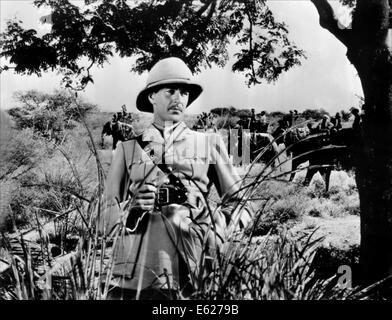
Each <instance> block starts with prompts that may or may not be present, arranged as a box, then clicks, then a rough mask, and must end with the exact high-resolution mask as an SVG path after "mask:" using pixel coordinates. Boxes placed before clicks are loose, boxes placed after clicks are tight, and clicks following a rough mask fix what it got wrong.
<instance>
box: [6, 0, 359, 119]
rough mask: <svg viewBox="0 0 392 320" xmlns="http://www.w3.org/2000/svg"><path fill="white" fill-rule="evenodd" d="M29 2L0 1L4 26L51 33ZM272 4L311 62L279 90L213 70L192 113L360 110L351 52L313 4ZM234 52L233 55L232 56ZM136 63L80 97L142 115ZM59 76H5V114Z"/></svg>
mask: <svg viewBox="0 0 392 320" xmlns="http://www.w3.org/2000/svg"><path fill="white" fill-rule="evenodd" d="M31 3H32V1H30V0H0V22H1V24H0V27H1V31H3V30H4V26H5V21H6V20H7V19H10V18H13V17H17V18H19V19H20V20H22V21H23V22H24V25H25V26H26V27H29V28H39V32H42V33H44V32H47V27H48V25H44V26H43V25H42V24H39V18H40V17H41V16H42V15H44V14H45V12H44V11H42V10H40V11H39V10H38V9H37V8H35V7H33V6H32V4H31ZM268 3H269V6H270V8H271V10H272V11H273V13H274V15H275V17H276V18H277V19H278V20H279V21H284V22H285V23H286V25H287V26H288V29H289V38H290V39H291V40H292V41H293V42H294V43H295V44H296V45H297V46H298V47H299V48H300V49H302V50H304V51H305V55H306V56H307V59H305V60H302V65H301V66H297V67H294V68H292V69H290V70H289V71H288V72H286V73H284V74H282V75H281V76H280V77H279V79H278V81H277V82H275V83H273V84H267V83H262V84H259V85H255V86H252V87H250V88H249V87H248V86H247V85H246V79H245V76H244V75H242V74H239V73H233V72H232V71H231V66H232V64H233V60H232V59H231V60H229V62H228V64H227V65H226V66H225V67H224V68H218V67H213V68H211V69H207V70H203V71H202V72H201V73H199V74H197V75H195V80H196V81H198V82H199V83H200V84H201V85H202V86H203V88H204V91H203V93H202V95H201V96H200V97H199V99H197V100H196V101H195V102H194V103H193V104H192V105H191V106H190V107H189V112H190V113H200V112H202V111H206V112H207V111H209V110H210V109H211V108H215V107H228V106H233V107H236V108H239V109H241V108H255V109H256V111H257V112H259V111H261V110H266V111H267V112H272V111H283V112H288V111H289V110H293V109H297V110H298V111H303V110H305V109H308V108H310V109H316V108H317V109H318V108H324V109H325V110H327V111H328V112H329V113H331V114H333V113H336V112H337V111H340V110H348V109H349V108H350V107H352V106H358V105H359V97H358V96H362V95H363V93H362V88H361V85H360V81H359V78H358V76H357V73H356V71H355V69H354V67H353V66H352V65H351V64H350V63H349V61H348V59H347V58H346V48H345V47H344V46H343V45H342V44H341V43H340V42H339V41H338V40H337V39H336V38H335V37H334V36H333V35H332V34H330V33H329V32H328V31H326V30H325V29H323V28H321V27H320V25H319V23H318V14H317V11H316V8H315V7H314V5H313V4H312V3H311V2H310V1H309V0H272V1H269V2H268ZM330 3H331V4H332V5H333V7H334V8H335V10H336V11H335V12H336V14H337V16H338V17H339V19H340V21H341V23H342V24H343V25H347V24H348V23H349V19H348V15H347V11H346V10H345V9H344V8H342V7H340V6H339V4H338V2H337V1H336V0H334V1H330ZM230 51H232V50H230ZM133 62H134V59H132V58H120V57H118V56H115V57H113V58H112V59H111V60H110V63H109V64H106V65H104V67H103V68H93V69H92V75H93V78H94V84H89V86H88V87H87V88H86V90H85V92H84V93H83V94H82V95H83V96H84V98H85V99H86V100H87V101H88V102H91V103H95V104H97V105H98V106H99V107H100V108H101V110H103V111H120V110H121V105H123V104H125V105H126V106H127V109H128V111H131V112H136V111H137V109H136V107H135V102H136V96H137V94H138V93H139V92H140V91H141V90H142V89H143V88H144V86H145V84H146V79H147V73H146V72H145V73H143V74H141V75H139V74H137V73H132V72H131V71H130V69H131V67H132V64H133ZM60 80H61V77H60V76H59V75H57V74H56V73H55V72H50V73H45V74H43V75H42V76H41V77H37V76H35V75H32V76H22V75H16V74H13V73H12V71H7V72H3V73H2V74H0V93H1V97H0V108H2V109H8V108H11V107H13V106H15V105H16V101H15V100H14V99H13V93H14V92H15V91H18V90H22V91H24V90H30V89H35V90H39V91H43V92H48V93H50V92H53V90H55V89H59V88H60V85H61V83H60Z"/></svg>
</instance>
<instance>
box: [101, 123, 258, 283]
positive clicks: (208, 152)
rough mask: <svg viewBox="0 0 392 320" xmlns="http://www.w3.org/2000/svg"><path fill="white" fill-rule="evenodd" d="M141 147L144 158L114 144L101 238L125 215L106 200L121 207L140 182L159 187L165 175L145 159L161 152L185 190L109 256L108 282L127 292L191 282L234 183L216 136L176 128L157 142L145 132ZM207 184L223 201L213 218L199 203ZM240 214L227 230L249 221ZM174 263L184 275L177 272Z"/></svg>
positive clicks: (221, 226)
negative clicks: (113, 279) (187, 278)
mask: <svg viewBox="0 0 392 320" xmlns="http://www.w3.org/2000/svg"><path fill="white" fill-rule="evenodd" d="M142 139H143V141H147V142H148V144H147V147H146V148H145V149H144V150H143V149H142V148H141V147H140V145H139V144H138V143H137V142H136V140H130V141H126V142H123V143H119V145H118V147H117V149H116V151H115V153H114V156H113V161H112V164H111V168H110V170H109V175H108V178H107V182H106V186H105V190H106V191H105V197H106V199H107V200H108V202H107V203H109V205H108V206H107V207H105V208H104V210H103V218H104V220H103V221H104V224H101V226H102V227H103V226H105V230H106V232H108V231H109V230H111V229H112V227H113V226H114V225H115V224H116V223H118V222H119V221H121V216H122V215H124V214H127V212H128V211H127V210H124V212H122V211H121V210H119V208H118V205H113V203H114V202H116V203H117V201H113V199H115V198H117V199H118V202H120V203H121V206H124V204H125V203H126V202H127V200H128V198H129V197H132V194H134V193H135V192H136V191H137V188H138V187H139V186H140V185H141V184H142V183H143V181H144V182H147V183H151V182H155V183H156V184H157V186H158V187H159V186H160V185H162V184H164V183H165V180H166V176H165V174H164V173H163V172H162V171H161V170H160V169H159V168H158V167H157V166H156V165H155V164H154V163H153V161H152V159H151V157H150V156H149V155H151V156H153V157H155V160H154V161H155V162H156V163H159V162H160V161H161V159H162V154H163V150H164V160H165V163H166V164H167V166H168V167H169V168H170V169H172V172H173V174H175V175H176V176H177V177H179V178H180V179H181V181H182V183H183V184H184V185H185V187H186V188H187V190H188V195H187V198H188V200H187V202H186V203H185V204H183V205H182V204H181V205H179V204H170V205H167V206H164V207H162V210H161V211H156V210H154V211H153V212H152V213H150V214H148V216H146V217H145V218H147V219H145V218H143V220H142V222H141V223H140V224H139V225H138V227H137V228H136V230H135V231H133V232H129V229H127V231H126V232H125V233H124V234H123V235H122V236H121V237H120V239H119V241H118V242H117V245H116V248H115V250H114V254H115V257H114V259H115V266H114V275H116V276H121V279H122V280H121V281H122V282H121V283H120V286H121V287H125V288H129V289H146V288H151V287H155V288H166V289H167V288H168V286H170V287H171V288H178V287H179V285H180V282H183V281H180V278H181V277H182V276H183V274H182V273H187V272H190V273H193V274H194V275H196V274H197V273H198V272H201V269H203V267H205V266H206V264H208V261H209V260H210V259H213V258H214V252H216V249H217V248H218V247H217V246H219V244H221V243H222V240H223V239H224V238H225V232H226V231H227V230H225V229H226V227H227V222H228V218H229V219H230V217H227V216H225V214H224V213H226V214H227V213H231V212H232V211H233V210H232V206H233V204H234V202H233V201H234V200H235V197H234V196H232V195H233V194H235V193H236V191H237V190H238V188H239V186H240V185H241V183H242V181H241V177H240V176H239V175H238V174H237V172H236V170H235V168H234V167H233V166H232V164H231V162H230V160H229V157H228V154H227V151H226V147H225V145H224V143H223V141H222V139H221V137H220V136H219V135H218V134H216V133H204V132H196V131H192V130H190V129H189V128H188V127H187V126H186V125H185V124H184V123H183V122H181V123H179V124H178V125H177V126H175V128H174V129H171V130H167V131H166V130H165V132H164V137H162V134H161V133H160V131H159V130H158V129H157V128H155V127H154V126H152V125H151V126H150V127H148V128H147V129H146V130H145V131H144V132H143V135H142ZM211 183H214V184H215V186H216V189H217V191H218V193H219V195H220V196H221V197H223V198H224V199H226V200H225V201H224V203H225V204H224V205H223V207H222V210H219V211H215V212H214V214H213V217H211V214H210V213H209V211H208V210H207V206H206V200H205V196H206V193H207V191H208V190H209V186H210V184H211ZM128 186H129V187H128ZM110 203H111V204H112V205H110ZM238 207H240V206H238ZM243 208H244V207H242V209H241V210H239V209H237V210H235V211H234V214H233V215H234V216H235V217H231V218H232V219H233V220H234V219H237V220H235V221H234V224H237V225H238V223H239V221H240V219H242V218H243V215H244V214H247V215H248V218H249V217H250V216H251V215H252V210H251V209H250V208H249V206H245V209H243ZM130 214H132V211H131V212H130ZM123 220H124V219H123ZM226 233H227V232H226ZM203 249H204V250H203ZM180 259H182V261H184V262H185V265H187V268H186V269H188V271H184V270H182V269H183V268H181V267H180Z"/></svg>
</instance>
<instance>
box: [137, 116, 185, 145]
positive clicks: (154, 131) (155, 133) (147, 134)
mask: <svg viewBox="0 0 392 320" xmlns="http://www.w3.org/2000/svg"><path fill="white" fill-rule="evenodd" d="M162 129H163V130H164V137H165V139H164V138H163V137H162V134H161V132H160V131H159V130H158V128H157V127H156V126H155V125H153V124H151V125H150V126H148V128H147V129H146V130H144V132H143V135H142V139H143V141H150V142H151V141H152V142H157V143H161V144H163V143H164V141H165V140H169V141H170V140H171V139H172V141H181V140H184V139H185V138H186V137H187V135H189V134H190V133H191V130H190V129H189V128H188V127H187V125H186V124H185V123H184V122H183V121H181V122H179V123H178V124H175V125H174V126H171V127H166V128H163V127H162Z"/></svg>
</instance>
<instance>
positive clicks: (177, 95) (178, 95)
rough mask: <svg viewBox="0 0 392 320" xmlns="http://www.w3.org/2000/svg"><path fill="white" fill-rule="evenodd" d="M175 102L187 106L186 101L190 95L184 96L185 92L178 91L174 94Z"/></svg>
mask: <svg viewBox="0 0 392 320" xmlns="http://www.w3.org/2000/svg"><path fill="white" fill-rule="evenodd" d="M172 98H173V100H174V101H175V102H177V103H180V104H182V105H185V104H186V100H187V99H188V95H186V94H183V91H182V90H180V89H176V90H175V91H174V93H173V96H172Z"/></svg>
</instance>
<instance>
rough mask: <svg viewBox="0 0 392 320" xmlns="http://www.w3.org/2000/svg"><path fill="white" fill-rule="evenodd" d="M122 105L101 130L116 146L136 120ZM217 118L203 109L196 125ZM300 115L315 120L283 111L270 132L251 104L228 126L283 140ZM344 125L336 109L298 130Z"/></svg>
mask: <svg viewBox="0 0 392 320" xmlns="http://www.w3.org/2000/svg"><path fill="white" fill-rule="evenodd" d="M121 108H122V111H120V112H116V113H114V114H113V116H112V120H111V121H110V123H109V122H108V123H107V124H106V126H107V127H108V128H107V129H106V130H107V131H110V133H108V132H104V131H105V128H104V130H103V132H102V134H104V133H106V134H110V135H112V137H113V149H115V147H116V144H117V142H118V141H124V140H128V138H129V137H128V136H125V135H126V134H125V133H124V132H125V131H127V130H125V131H124V125H125V126H126V128H131V129H132V122H133V120H134V119H133V117H132V114H131V113H130V112H127V109H126V106H125V105H122V107H121ZM350 111H351V114H352V115H353V116H354V121H353V124H352V128H353V131H359V128H360V121H361V117H360V112H359V109H357V108H351V109H350ZM216 118H217V115H216V114H215V113H211V112H209V113H206V112H202V113H201V114H199V115H198V116H197V119H196V122H195V125H194V126H193V129H194V130H211V131H214V132H217V131H218V128H217V127H216ZM300 118H301V120H303V119H304V118H305V120H312V119H307V117H306V116H305V117H304V115H301V114H300V113H299V112H298V111H297V110H290V111H289V113H288V114H285V115H283V116H282V118H281V119H279V120H278V122H277V124H278V126H277V127H276V128H275V129H274V130H272V131H271V132H269V129H270V123H269V121H268V118H267V114H266V112H265V111H261V112H260V113H257V114H256V112H255V109H254V108H252V109H251V114H250V116H249V115H246V116H242V117H240V119H239V120H238V121H237V122H236V124H234V125H232V124H231V125H230V124H229V129H237V130H238V135H239V138H241V136H242V132H243V130H244V129H245V130H248V131H249V133H250V134H251V136H252V137H254V136H255V135H256V134H258V133H270V134H271V135H272V137H273V138H275V139H276V143H277V144H280V143H282V142H284V134H285V133H286V132H287V130H288V129H290V128H291V127H292V126H293V125H295V124H296V121H297V120H298V119H300ZM109 126H110V128H109ZM341 128H342V115H341V114H340V113H339V112H337V113H336V114H335V116H333V117H329V116H328V115H326V114H325V115H323V116H322V119H321V121H319V122H316V123H315V121H309V122H307V124H306V127H305V128H304V127H302V128H299V129H298V130H296V131H295V132H300V131H301V130H306V133H304V135H308V134H313V133H320V132H324V133H327V134H331V133H335V132H336V131H338V130H340V129H341ZM128 131H129V130H128ZM131 131H133V130H131ZM131 135H132V133H131Z"/></svg>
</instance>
